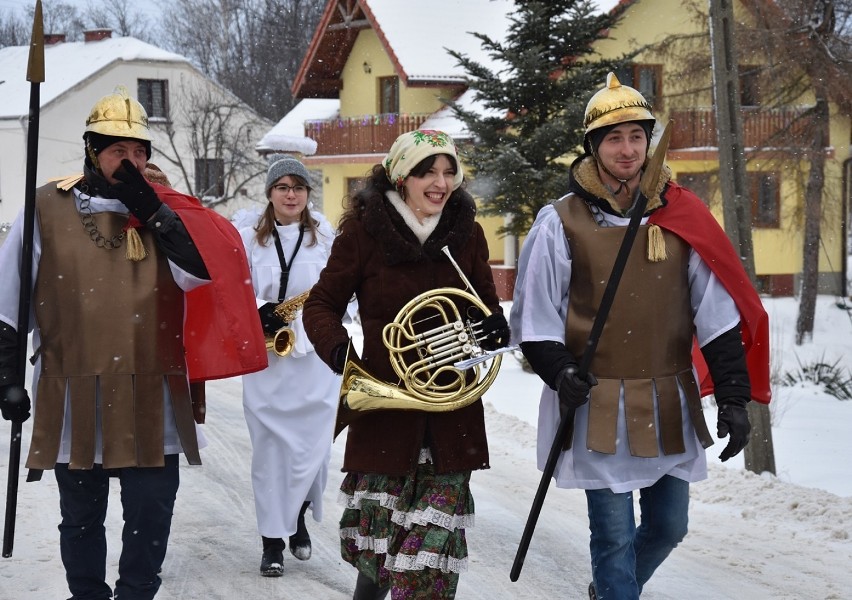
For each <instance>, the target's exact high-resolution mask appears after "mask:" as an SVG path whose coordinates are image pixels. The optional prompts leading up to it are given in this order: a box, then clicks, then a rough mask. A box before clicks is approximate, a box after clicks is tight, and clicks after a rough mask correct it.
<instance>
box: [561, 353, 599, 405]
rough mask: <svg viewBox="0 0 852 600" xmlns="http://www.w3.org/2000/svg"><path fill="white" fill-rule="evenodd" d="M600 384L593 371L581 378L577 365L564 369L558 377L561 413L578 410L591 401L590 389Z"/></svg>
mask: <svg viewBox="0 0 852 600" xmlns="http://www.w3.org/2000/svg"><path fill="white" fill-rule="evenodd" d="M597 384H598V380H597V379H596V378H595V376H594V375H592V374H591V373H586V377H585V378H581V377H580V375H579V373H578V369H577V365H576V364H571V365H568V366H567V367H565V368H564V369H562V371H561V372H560V373H559V375H557V377H556V391H557V393H558V394H559V408H560V413H563V412H564V411H566V410H576V409H577V408H578V407H580V406H582V405H583V404H585V403H586V402H588V401H589V391H590V390H591V389H592V388H593V387H595V386H596V385H597Z"/></svg>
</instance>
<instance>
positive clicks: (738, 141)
mask: <svg viewBox="0 0 852 600" xmlns="http://www.w3.org/2000/svg"><path fill="white" fill-rule="evenodd" d="M709 3H710V47H711V53H712V58H713V94H714V96H715V100H716V101H715V109H716V127H717V129H718V134H719V137H718V145H719V186H720V188H721V190H722V199H723V201H722V211H723V216H724V219H725V232H726V233H727V234H728V237H729V238H730V239H731V242H732V243H733V245H734V248H736V249H737V252H738V253H739V256H740V260H741V261H742V263H743V267H744V268H745V271H746V273H747V274H748V276H749V278H750V279H751V283H752V285H755V283H756V281H757V275H756V273H755V267H754V247H753V245H752V238H751V202H750V199H749V194H748V180H747V179H746V165H745V148H744V144H743V124H742V109H741V106H740V84H739V68H738V65H737V50H736V48H737V47H736V43H735V40H734V24H735V21H734V7H733V2H732V0H709ZM748 407H749V408H748V414H749V420H750V421H751V426H752V432H751V440H750V442H749V444H748V446H746V448H745V451H744V454H743V455H744V457H745V466H746V469H748V470H749V471H752V472H754V473H763V472H766V471H768V472H770V473H772V474H773V475H774V474H775V449H774V446H773V444H772V424H771V423H770V414H769V406H768V405H766V404H760V403H757V402H749V404H748Z"/></svg>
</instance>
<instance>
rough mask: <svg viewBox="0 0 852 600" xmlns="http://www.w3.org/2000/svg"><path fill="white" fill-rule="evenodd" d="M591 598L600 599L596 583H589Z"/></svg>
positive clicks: (593, 599) (590, 599)
mask: <svg viewBox="0 0 852 600" xmlns="http://www.w3.org/2000/svg"><path fill="white" fill-rule="evenodd" d="M589 600H598V594H597V592H596V591H595V583H594V582H592V583H590V584H589Z"/></svg>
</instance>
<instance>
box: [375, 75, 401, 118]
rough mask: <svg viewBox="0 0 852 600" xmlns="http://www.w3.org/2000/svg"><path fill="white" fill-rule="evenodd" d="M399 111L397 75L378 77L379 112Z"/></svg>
mask: <svg viewBox="0 0 852 600" xmlns="http://www.w3.org/2000/svg"><path fill="white" fill-rule="evenodd" d="M398 112H399V77H379V113H380V114H387V113H394V114H396V113H398Z"/></svg>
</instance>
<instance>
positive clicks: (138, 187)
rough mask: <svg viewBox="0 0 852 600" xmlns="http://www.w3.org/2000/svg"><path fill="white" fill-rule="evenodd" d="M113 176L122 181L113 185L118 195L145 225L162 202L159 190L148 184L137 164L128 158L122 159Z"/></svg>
mask: <svg viewBox="0 0 852 600" xmlns="http://www.w3.org/2000/svg"><path fill="white" fill-rule="evenodd" d="M112 176H113V177H115V178H116V179H118V180H119V182H120V183H116V184H115V185H113V186H112V189H113V192H114V193H115V195H116V197H117V198H118V199H119V200H121V203H122V204H124V206H126V207H127V209H128V210H129V211H130V212H131V213H132V214H133V216H135V217H136V218H137V219H139V222H140V223H142V224H143V225H144V224H145V223H147V222H148V220H149V219H150V218H151V217H152V216H154V213H155V212H157V209H159V208H160V205H161V204H162V202H160V199H159V198H158V197H157V192H155V191H154V188H152V187H151V186H150V185H148V182H147V181H146V180H145V177H143V176H142V173H140V172H139V170H138V169H137V168H136V166H135V165H134V164H133V163H132V162H130V161H129V160H127V159H126V158H125V159H124V160H122V161H121V168H119V169H117V170H116V171H115V173H113V174H112Z"/></svg>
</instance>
